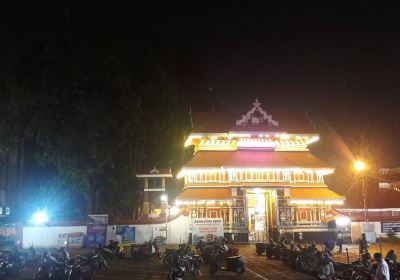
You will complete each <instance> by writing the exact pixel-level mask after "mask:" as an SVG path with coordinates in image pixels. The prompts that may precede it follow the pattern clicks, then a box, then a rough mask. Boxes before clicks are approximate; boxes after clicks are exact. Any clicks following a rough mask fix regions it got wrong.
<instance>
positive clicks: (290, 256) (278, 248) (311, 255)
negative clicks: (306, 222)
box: [256, 239, 400, 280]
mask: <svg viewBox="0 0 400 280" xmlns="http://www.w3.org/2000/svg"><path fill="white" fill-rule="evenodd" d="M332 249H333V248H329V249H328V248H326V247H325V248H324V249H323V250H322V248H321V250H319V249H318V248H317V246H316V244H315V242H313V243H311V244H309V245H301V244H297V243H295V242H293V241H292V242H289V241H287V240H283V239H281V240H279V241H277V242H275V241H273V240H270V242H269V243H256V253H257V255H259V256H260V255H262V254H265V255H266V257H267V259H280V260H281V261H282V262H283V264H285V265H287V266H290V267H291V268H293V269H296V270H298V271H300V272H304V273H306V274H309V275H313V276H315V277H316V279H320V280H330V279H346V280H347V279H348V280H370V279H373V277H372V276H373V275H375V271H376V268H377V266H378V264H377V263H375V262H374V261H373V260H372V258H371V254H370V253H369V252H368V250H364V251H363V252H361V253H360V259H359V260H357V261H353V262H351V263H350V262H349V257H348V252H347V260H348V262H347V263H341V262H335V261H333V258H332V253H331V251H332ZM385 260H386V262H387V263H388V266H389V270H390V279H391V280H400V263H398V262H397V257H396V255H395V254H394V251H393V250H390V251H389V252H388V254H387V255H386V258H385Z"/></svg>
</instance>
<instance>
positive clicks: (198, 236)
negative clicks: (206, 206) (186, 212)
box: [192, 218, 224, 242]
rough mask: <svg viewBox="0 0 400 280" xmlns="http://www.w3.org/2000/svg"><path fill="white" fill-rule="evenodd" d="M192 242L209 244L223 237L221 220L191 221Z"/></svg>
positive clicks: (199, 219) (197, 219)
mask: <svg viewBox="0 0 400 280" xmlns="http://www.w3.org/2000/svg"><path fill="white" fill-rule="evenodd" d="M192 234H193V242H199V241H200V240H202V241H204V242H211V241H216V240H221V239H222V238H223V237H224V222H223V219H216V218H195V219H193V220H192Z"/></svg>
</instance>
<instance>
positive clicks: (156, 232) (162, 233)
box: [153, 225, 167, 244]
mask: <svg viewBox="0 0 400 280" xmlns="http://www.w3.org/2000/svg"><path fill="white" fill-rule="evenodd" d="M166 238H167V227H166V226H165V225H162V226H155V227H153V240H154V241H155V242H157V243H159V244H165V240H166Z"/></svg>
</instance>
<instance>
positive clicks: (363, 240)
mask: <svg viewBox="0 0 400 280" xmlns="http://www.w3.org/2000/svg"><path fill="white" fill-rule="evenodd" d="M358 245H359V249H360V255H362V254H363V253H364V252H368V242H367V237H366V235H365V233H363V234H361V239H360V242H359V243H358Z"/></svg>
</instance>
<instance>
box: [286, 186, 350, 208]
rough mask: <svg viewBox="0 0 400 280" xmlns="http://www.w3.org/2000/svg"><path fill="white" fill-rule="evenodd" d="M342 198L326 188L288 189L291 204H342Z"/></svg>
mask: <svg viewBox="0 0 400 280" xmlns="http://www.w3.org/2000/svg"><path fill="white" fill-rule="evenodd" d="M343 201H344V197H343V196H341V195H339V194H337V193H335V192H334V191H331V190H330V189H328V188H290V203H292V204H343Z"/></svg>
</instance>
